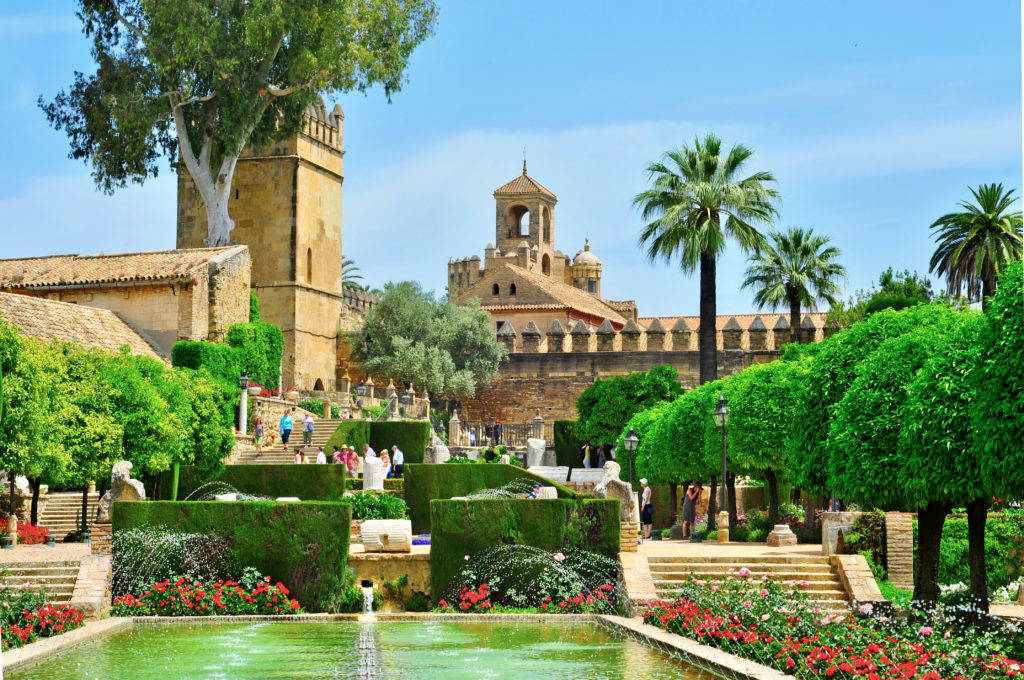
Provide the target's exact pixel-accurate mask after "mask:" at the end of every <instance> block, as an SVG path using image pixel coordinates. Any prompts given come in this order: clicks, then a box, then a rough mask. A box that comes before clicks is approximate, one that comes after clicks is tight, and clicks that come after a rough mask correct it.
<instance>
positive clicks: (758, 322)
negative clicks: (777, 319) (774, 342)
mask: <svg viewBox="0 0 1024 680" xmlns="http://www.w3.org/2000/svg"><path fill="white" fill-rule="evenodd" d="M747 335H748V336H749V338H750V342H749V345H748V348H749V349H768V327H767V326H765V325H764V320H763V319H762V318H761V315H760V314H758V315H757V316H755V317H754V320H753V322H751V324H750V327H749V328H748V329H747Z"/></svg>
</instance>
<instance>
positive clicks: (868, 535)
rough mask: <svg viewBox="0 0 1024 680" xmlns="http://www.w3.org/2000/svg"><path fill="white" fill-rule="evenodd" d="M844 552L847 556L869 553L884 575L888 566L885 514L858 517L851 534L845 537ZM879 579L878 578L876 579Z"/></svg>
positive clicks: (872, 513) (868, 513) (876, 512)
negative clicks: (886, 565)
mask: <svg viewBox="0 0 1024 680" xmlns="http://www.w3.org/2000/svg"><path fill="white" fill-rule="evenodd" d="M843 547H844V552H845V553H846V554H847V555H856V554H858V553H860V554H864V553H867V554H869V555H871V560H869V562H872V563H873V564H875V565H878V569H881V570H882V572H883V573H884V571H885V564H886V545H885V513H883V512H881V511H879V510H875V511H873V512H866V513H864V514H863V515H861V516H860V517H858V518H857V519H856V520H855V521H854V522H853V526H851V527H850V531H849V533H847V534H846V535H845V536H844V537H843ZM876 578H877V577H876Z"/></svg>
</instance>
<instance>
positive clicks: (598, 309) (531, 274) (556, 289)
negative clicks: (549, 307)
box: [504, 263, 626, 326]
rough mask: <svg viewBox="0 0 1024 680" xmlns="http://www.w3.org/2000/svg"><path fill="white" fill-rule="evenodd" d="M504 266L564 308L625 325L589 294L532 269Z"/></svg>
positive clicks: (617, 314)
mask: <svg viewBox="0 0 1024 680" xmlns="http://www.w3.org/2000/svg"><path fill="white" fill-rule="evenodd" d="M504 266H505V267H507V268H508V269H510V270H512V272H514V273H515V274H517V275H519V276H521V277H522V278H523V279H525V280H526V281H528V282H529V283H532V284H533V285H535V286H537V287H538V288H540V289H541V290H542V291H544V292H545V293H547V294H548V295H550V296H551V297H553V298H554V299H556V300H558V301H559V302H562V303H564V304H565V306H566V307H569V308H570V309H575V310H577V311H580V312H583V313H584V314H590V315H591V316H596V317H600V318H602V319H608V320H610V321H611V322H612V323H614V324H617V325H619V326H621V325H623V324H624V323H626V320H625V319H624V318H622V315H621V314H619V313H618V312H617V311H615V310H614V309H612V308H611V307H609V306H608V305H607V304H605V303H604V301H603V300H601V299H600V298H597V297H594V296H593V295H591V294H590V293H585V292H584V291H582V290H580V289H579V288H574V287H572V286H570V285H569V284H566V283H562V282H561V281H558V280H556V279H553V278H551V277H550V276H546V275H544V274H541V273H539V272H536V271H534V270H532V269H524V268H523V267H519V266H517V265H514V264H508V263H505V265H504Z"/></svg>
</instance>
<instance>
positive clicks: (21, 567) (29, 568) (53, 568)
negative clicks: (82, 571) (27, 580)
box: [4, 562, 78, 576]
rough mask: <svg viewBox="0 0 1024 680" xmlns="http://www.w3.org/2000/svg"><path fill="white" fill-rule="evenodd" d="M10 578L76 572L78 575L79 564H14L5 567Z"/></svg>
mask: <svg viewBox="0 0 1024 680" xmlns="http://www.w3.org/2000/svg"><path fill="white" fill-rule="evenodd" d="M4 571H6V572H7V575H8V576H21V575H24V574H40V575H46V574H60V573H64V572H70V571H74V572H75V573H76V574H77V573H78V563H77V562H12V563H11V564H8V565H6V566H5V567H4Z"/></svg>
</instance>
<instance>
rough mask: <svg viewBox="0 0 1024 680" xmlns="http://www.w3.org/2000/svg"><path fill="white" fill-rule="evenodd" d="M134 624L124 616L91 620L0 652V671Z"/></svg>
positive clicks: (22, 664)
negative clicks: (77, 626) (78, 626)
mask: <svg viewBox="0 0 1024 680" xmlns="http://www.w3.org/2000/svg"><path fill="white" fill-rule="evenodd" d="M133 625H135V624H134V621H133V620H132V619H130V618H122V617H117V618H109V619H101V620H100V621H90V622H89V623H87V624H85V625H84V626H82V627H81V628H76V629H75V630H72V631H68V632H67V633H62V634H61V635H57V636H55V637H50V638H43V639H41V640H36V641H35V642H33V643H31V644H28V645H25V646H24V647H18V648H17V649H10V650H8V651H6V652H3V654H0V671H4V670H11V669H13V668H18V667H20V666H24V665H26V664H31V663H35V662H37V661H42V660H43V659H44V658H46V657H49V656H51V655H53V654H56V653H58V652H63V651H66V650H68V649H70V648H71V647H75V646H77V645H80V644H83V643H85V642H92V641H93V640H96V639H98V638H101V637H106V636H107V635H111V634H113V633H116V632H118V631H120V630H123V629H125V628H129V627H131V626H133Z"/></svg>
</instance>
